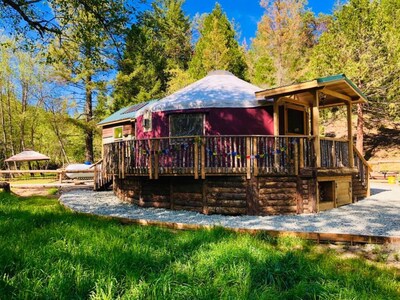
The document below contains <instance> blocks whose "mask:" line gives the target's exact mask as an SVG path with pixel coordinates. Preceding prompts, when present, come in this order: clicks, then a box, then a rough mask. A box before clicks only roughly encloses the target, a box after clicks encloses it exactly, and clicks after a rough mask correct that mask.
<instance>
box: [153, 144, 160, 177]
mask: <svg viewBox="0 0 400 300" xmlns="http://www.w3.org/2000/svg"><path fill="white" fill-rule="evenodd" d="M154 144H155V145H154V179H158V174H159V168H160V163H159V159H160V157H159V154H158V151H159V150H160V140H155V141H154Z"/></svg>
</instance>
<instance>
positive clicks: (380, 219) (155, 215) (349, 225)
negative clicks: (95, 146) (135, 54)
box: [60, 184, 400, 237]
mask: <svg viewBox="0 0 400 300" xmlns="http://www.w3.org/2000/svg"><path fill="white" fill-rule="evenodd" d="M371 187H372V188H371V197H369V198H368V199H365V200H362V201H360V202H358V203H355V204H351V205H347V206H343V207H340V208H335V209H332V210H330V211H326V212H321V213H319V214H308V215H292V216H267V217H259V216H222V215H209V216H207V215H203V214H199V213H195V212H188V211H172V210H167V209H159V208H140V207H137V206H135V205H132V204H127V203H124V202H121V201H120V200H119V199H118V198H117V197H116V196H114V194H113V193H112V192H94V191H91V190H70V191H66V192H64V193H62V195H61V197H60V202H61V203H63V204H64V205H65V206H67V207H69V208H71V209H73V210H75V211H79V212H84V213H91V214H96V215H104V216H112V217H121V218H128V219H144V220H148V221H157V222H170V223H184V224H199V225H218V226H224V227H229V228H246V229H265V230H282V231H300V232H317V233H345V234H360V235H370V236H388V237H400V186H399V185H388V184H372V186H371Z"/></svg>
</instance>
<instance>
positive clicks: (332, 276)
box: [0, 193, 400, 299]
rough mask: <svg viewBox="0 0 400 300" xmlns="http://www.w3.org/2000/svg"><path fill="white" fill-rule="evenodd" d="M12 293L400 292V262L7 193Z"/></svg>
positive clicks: (1, 208)
mask: <svg viewBox="0 0 400 300" xmlns="http://www.w3.org/2000/svg"><path fill="white" fill-rule="evenodd" d="M0 215H1V218H0V236H1V239H0V247H1V249H2V251H1V252H0V294H1V295H2V298H3V297H4V298H6V299H21V298H29V299H32V298H54V297H55V295H56V297H57V298H60V299H82V298H85V299H87V298H90V299H221V298H222V299H371V297H373V298H374V299H397V298H398V297H399V296H400V295H399V289H400V283H399V282H400V281H399V279H400V278H399V274H398V271H396V270H394V269H389V268H385V267H384V265H383V264H379V263H376V264H371V263H368V262H366V261H365V260H363V259H356V258H344V257H341V256H340V255H339V254H337V253H336V252H334V251H332V250H330V251H329V250H323V249H321V248H319V247H316V246H315V245H313V244H311V243H308V242H305V241H303V240H300V239H294V238H278V239H275V238H271V237H269V236H268V235H265V234H260V235H256V236H251V235H247V234H236V233H232V232H228V231H225V230H223V229H220V228H216V229H213V230H199V231H179V232H176V231H170V230H167V229H162V228H158V227H141V226H136V225H135V226H133V225H132V226H123V225H121V224H119V223H118V222H115V221H110V220H106V219H101V218H98V217H89V216H84V215H80V214H75V213H72V212H70V211H67V210H65V209H64V208H63V207H61V206H60V205H59V204H58V203H57V201H56V200H51V199H47V198H43V197H30V198H18V197H16V196H14V195H10V194H5V193H0Z"/></svg>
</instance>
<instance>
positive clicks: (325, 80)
mask: <svg viewBox="0 0 400 300" xmlns="http://www.w3.org/2000/svg"><path fill="white" fill-rule="evenodd" d="M316 80H317V82H318V84H324V83H330V82H334V81H340V80H344V81H346V82H347V83H348V84H349V85H350V86H351V87H352V88H353V89H354V90H355V91H356V93H357V94H359V96H360V97H361V98H364V99H365V100H366V101H367V96H365V94H364V93H363V92H361V90H360V89H359V88H358V87H357V86H356V85H355V84H354V82H353V81H351V80H350V79H349V78H347V77H346V75H345V74H336V75H332V76H326V77H321V78H317V79H316Z"/></svg>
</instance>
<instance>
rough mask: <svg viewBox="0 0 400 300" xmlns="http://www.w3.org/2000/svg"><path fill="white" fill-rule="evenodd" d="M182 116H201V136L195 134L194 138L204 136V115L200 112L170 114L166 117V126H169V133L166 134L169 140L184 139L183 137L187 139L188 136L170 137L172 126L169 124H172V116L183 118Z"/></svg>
mask: <svg viewBox="0 0 400 300" xmlns="http://www.w3.org/2000/svg"><path fill="white" fill-rule="evenodd" d="M183 115H198V116H201V121H200V122H201V127H202V129H201V131H202V132H201V134H196V135H195V136H203V135H205V127H206V126H205V123H206V115H205V113H202V112H189V113H173V114H170V115H169V116H168V125H169V133H168V135H169V137H170V138H184V137H188V135H172V130H171V129H172V126H171V122H172V120H171V118H173V117H174V116H183ZM190 136H192V135H190Z"/></svg>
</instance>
